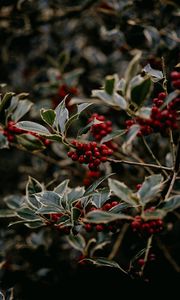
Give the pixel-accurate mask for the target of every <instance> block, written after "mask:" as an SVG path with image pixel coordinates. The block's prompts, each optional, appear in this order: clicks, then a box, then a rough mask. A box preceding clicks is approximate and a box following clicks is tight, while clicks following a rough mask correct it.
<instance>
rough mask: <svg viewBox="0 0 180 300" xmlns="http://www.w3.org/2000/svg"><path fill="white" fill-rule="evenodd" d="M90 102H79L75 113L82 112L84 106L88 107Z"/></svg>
mask: <svg viewBox="0 0 180 300" xmlns="http://www.w3.org/2000/svg"><path fill="white" fill-rule="evenodd" d="M90 105H92V103H86V102H85V103H81V104H78V105H77V114H78V115H79V114H80V113H82V112H83V111H84V110H85V109H86V108H88V107H89V106H90Z"/></svg>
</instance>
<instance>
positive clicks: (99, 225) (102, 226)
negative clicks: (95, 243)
mask: <svg viewBox="0 0 180 300" xmlns="http://www.w3.org/2000/svg"><path fill="white" fill-rule="evenodd" d="M103 230H104V225H102V224H97V225H96V231H98V232H100V231H103Z"/></svg>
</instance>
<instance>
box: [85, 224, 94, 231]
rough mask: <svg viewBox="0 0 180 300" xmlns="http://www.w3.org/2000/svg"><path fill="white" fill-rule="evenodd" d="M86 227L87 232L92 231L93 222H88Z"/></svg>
mask: <svg viewBox="0 0 180 300" xmlns="http://www.w3.org/2000/svg"><path fill="white" fill-rule="evenodd" d="M85 229H86V231H87V232H90V231H92V229H93V227H92V225H91V224H89V223H87V224H85Z"/></svg>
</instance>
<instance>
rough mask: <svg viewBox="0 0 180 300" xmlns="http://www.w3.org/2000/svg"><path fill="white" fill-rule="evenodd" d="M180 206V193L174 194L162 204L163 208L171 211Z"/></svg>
mask: <svg viewBox="0 0 180 300" xmlns="http://www.w3.org/2000/svg"><path fill="white" fill-rule="evenodd" d="M179 207H180V195H177V196H172V197H171V198H169V199H167V200H166V201H164V202H163V203H162V205H161V209H163V210H165V211H167V212H169V211H173V210H175V209H177V208H179Z"/></svg>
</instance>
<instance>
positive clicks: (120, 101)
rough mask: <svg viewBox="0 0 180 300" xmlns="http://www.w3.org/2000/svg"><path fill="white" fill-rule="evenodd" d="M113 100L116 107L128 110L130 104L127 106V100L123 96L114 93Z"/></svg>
mask: <svg viewBox="0 0 180 300" xmlns="http://www.w3.org/2000/svg"><path fill="white" fill-rule="evenodd" d="M113 99H114V103H115V106H117V107H119V108H121V109H126V108H127V106H128V104H127V101H126V99H125V98H124V97H122V96H121V95H119V94H118V93H117V92H115V93H114V95H113Z"/></svg>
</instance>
